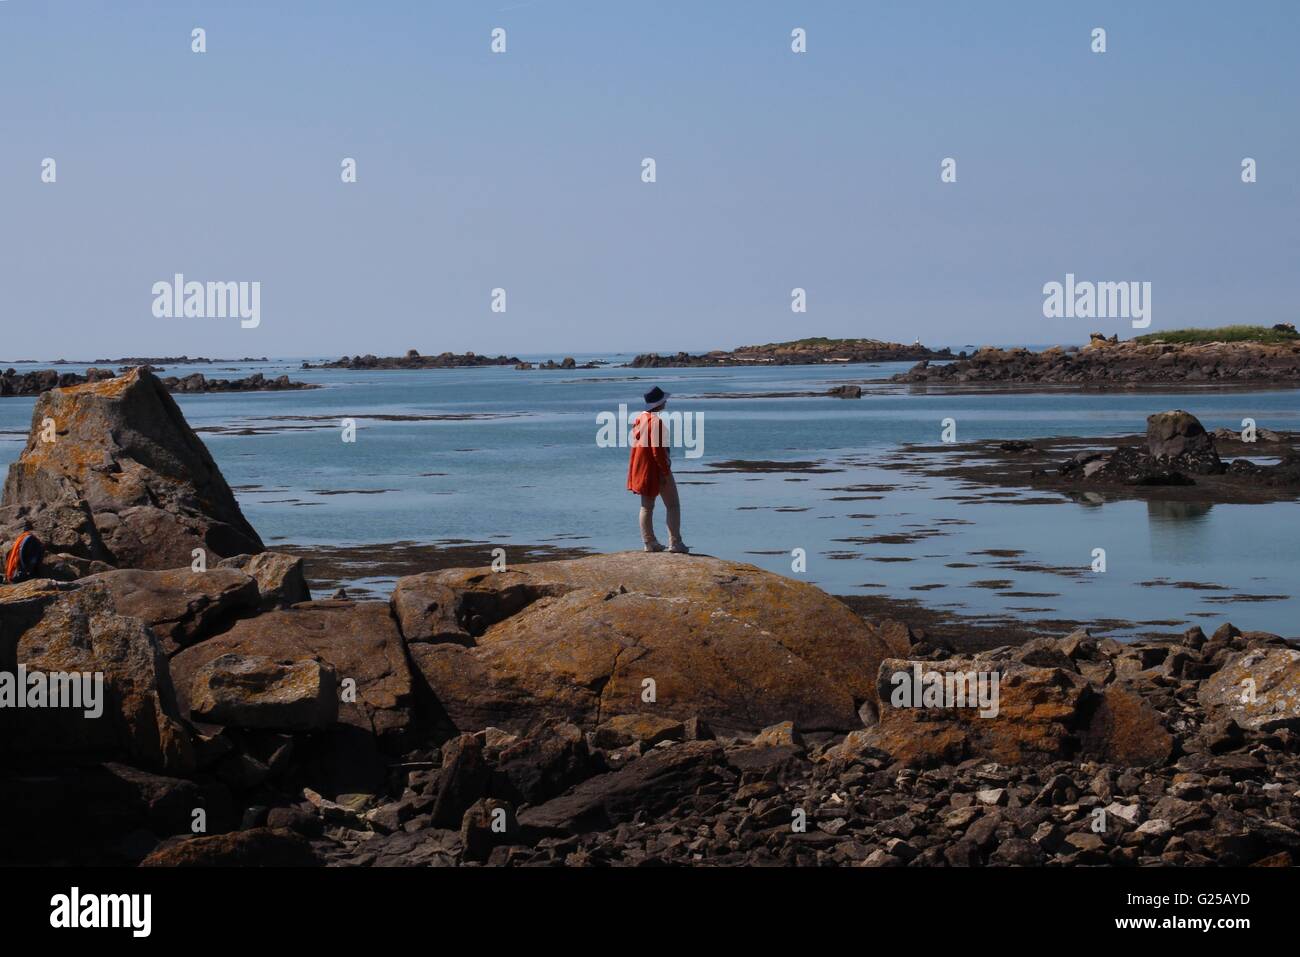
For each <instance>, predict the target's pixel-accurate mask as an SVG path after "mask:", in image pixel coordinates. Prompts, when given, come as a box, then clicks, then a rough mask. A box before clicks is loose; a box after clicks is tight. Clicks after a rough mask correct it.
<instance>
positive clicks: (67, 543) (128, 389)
mask: <svg viewBox="0 0 1300 957" xmlns="http://www.w3.org/2000/svg"><path fill="white" fill-rule="evenodd" d="M83 502H84V503H85V506H84V509H83V508H82V506H81V504H80V503H83ZM0 504H3V506H6V507H11V506H28V507H29V508H31V509H33V511H32V512H31V513H29V514H27V515H22V516H16V517H17V518H18V519H19V520H25V521H29V522H31V521H34V520H35V519H36V518H39V517H40V515H41V514H42V510H45V511H48V510H49V509H59V510H62V511H63V512H65V513H66V517H67V518H68V521H67V522H66V523H65V522H63V520H61V519H60V520H59V522H58V524H59V525H60V528H62V529H64V530H63V531H56V530H55V529H47V530H46V536H47V537H49V538H50V540H51V541H52V542H53V544H54V545H55V547H57V548H58V549H59V550H60V551H66V552H69V553H72V554H81V555H83V556H84V557H87V558H95V559H106V560H109V561H110V562H111V564H113V565H116V566H118V567H121V568H149V569H161V568H177V567H181V566H188V565H189V564H190V563H191V561H192V553H193V551H194V550H195V549H203V550H204V551H205V552H206V553H208V554H209V555H210V556H212V557H225V556H230V555H238V554H242V553H255V552H261V551H263V545H262V540H261V539H260V538H259V537H258V535H257V532H255V531H254V530H253V527H252V526H251V525H249V524H248V522H247V520H246V519H245V518H244V515H243V513H242V512H241V511H240V509H239V504H238V503H237V502H236V501H235V496H234V493H232V492H231V490H230V486H228V485H227V484H226V480H225V479H224V478H223V477H222V475H221V471H220V469H218V468H217V465H216V463H215V462H214V461H213V460H212V456H211V455H210V454H208V450H207V448H206V447H205V446H204V445H203V442H202V441H201V440H200V439H199V437H198V436H197V435H196V434H195V433H194V430H193V429H191V428H190V427H189V425H188V423H186V421H185V417H184V416H183V415H182V414H181V410H180V408H179V407H178V406H177V405H176V402H175V400H173V399H172V397H171V396H170V395H168V394H167V390H166V388H165V387H164V386H163V384H162V383H161V382H159V381H158V379H157V378H156V377H155V376H154V375H153V374H152V373H151V372H149V371H148V370H145V369H135V370H132V371H131V372H129V373H127V374H126V375H123V376H120V377H118V378H113V379H107V380H104V381H99V382H91V383H88V384H85V385H79V386H72V387H69V388H62V389H53V390H52V391H49V392H46V393H43V394H42V395H41V397H40V398H39V399H38V400H37V402H36V408H35V410H34V411H33V413H32V428H31V433H30V435H29V436H28V439H27V446H26V448H25V449H24V450H23V452H22V455H21V456H20V457H19V459H18V461H17V462H15V463H13V464H12V465H11V466H10V467H9V474H8V476H7V478H6V479H5V484H4V497H3V501H2V502H0ZM85 509H88V510H89V512H90V514H91V517H92V520H93V525H94V529H95V536H91V535H90V534H89V533H88V531H87V530H86V529H85V526H84V521H82V518H81V517H80V516H82V515H83V514H84V510H85ZM13 518H14V516H0V520H5V521H6V522H9V521H12V520H13ZM74 520H75V521H74ZM96 536H97V538H98V542H96V541H95V537H96Z"/></svg>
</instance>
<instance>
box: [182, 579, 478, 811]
mask: <svg viewBox="0 0 1300 957" xmlns="http://www.w3.org/2000/svg"><path fill="white" fill-rule="evenodd" d="M228 654H235V655H243V656H248V657H259V658H268V659H270V660H272V661H304V660H308V659H310V660H314V661H318V662H321V663H322V664H325V665H328V666H329V667H330V668H331V669H332V670H333V671H334V673H335V674H336V675H337V678H338V682H339V685H340V687H341V688H343V689H344V691H346V690H347V688H348V685H347V682H348V681H349V680H351V681H353V682H355V690H356V700H355V701H350V700H348V699H347V697H346V696H344V700H343V701H342V702H341V703H340V705H339V713H338V720H339V722H341V723H342V724H345V725H349V726H351V727H354V728H357V729H359V730H362V731H364V732H366V733H367V734H370V735H373V736H374V737H375V738H377V739H380V740H382V741H392V742H393V743H396V740H397V739H399V738H400V737H401V736H402V735H403V733H404V732H405V731H407V729H408V728H409V727H410V725H411V722H412V720H413V713H412V709H413V706H414V694H415V692H414V687H413V685H412V681H411V672H410V669H409V668H408V666H407V663H406V655H405V653H404V651H403V648H402V641H401V637H400V636H399V635H398V633H397V625H396V623H395V622H394V621H393V619H392V617H391V616H390V615H389V613H388V606H387V605H386V604H384V603H382V602H334V601H314V602H307V603H305V604H302V605H298V606H296V607H294V608H289V609H283V610H280V611H270V612H266V613H264V614H261V615H258V616H257V617H255V618H245V619H242V620H240V621H238V622H236V623H235V625H234V627H232V628H231V629H230V630H229V631H227V632H225V633H224V634H221V635H218V636H216V637H214V638H209V639H208V640H206V641H202V642H200V643H198V644H197V645H193V646H191V647H189V648H186V649H184V650H183V651H181V652H180V653H178V654H176V655H175V656H173V657H172V659H171V674H172V679H173V682H174V683H175V686H176V689H177V695H178V699H179V704H180V706H181V709H182V711H183V712H184V713H185V714H189V713H190V709H191V707H192V704H193V703H192V701H191V700H190V689H191V688H192V687H193V682H194V677H195V675H196V674H198V673H199V670H200V669H201V668H203V667H204V666H205V665H207V664H209V663H210V662H212V661H214V660H216V659H217V658H220V657H221V656H222V655H228ZM455 823H456V824H459V823H460V819H459V818H457V819H456V822H455Z"/></svg>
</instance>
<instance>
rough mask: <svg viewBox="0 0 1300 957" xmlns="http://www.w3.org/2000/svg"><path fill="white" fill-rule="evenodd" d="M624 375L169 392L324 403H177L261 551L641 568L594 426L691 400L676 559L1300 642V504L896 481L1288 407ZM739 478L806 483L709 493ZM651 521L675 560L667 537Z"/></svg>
mask: <svg viewBox="0 0 1300 957" xmlns="http://www.w3.org/2000/svg"><path fill="white" fill-rule="evenodd" d="M526 358H530V359H534V360H536V359H540V358H547V357H536V356H532V357H526ZM554 358H557V359H558V358H559V357H558V356H557V357H554ZM629 358H630V357H628V356H608V355H606V356H579V357H578V359H579V361H580V362H583V361H587V360H589V359H605V360H608V361H609V362H610V363H611V364H610V365H608V366H605V367H602V368H599V369H592V370H576V371H542V370H534V371H516V370H515V369H514V368H512V367H501V368H484V369H464V370H445V371H444V370H430V371H421V372H401V371H375V372H351V371H346V370H307V371H304V370H300V369H299V365H300V362H301V360H300V359H295V360H278V361H272V362H269V363H258V364H255V365H247V366H244V365H227V366H207V365H202V366H190V367H171V368H168V369H167V370H166V373H165V374H168V375H173V374H175V375H184V374H186V373H188V372H191V371H201V372H203V373H205V374H206V375H208V376H209V377H238V376H243V375H247V374H249V373H250V372H254V371H258V372H263V373H264V374H266V375H268V376H274V375H279V374H281V373H283V372H288V373H289V374H290V375H291V376H293V377H294V378H297V379H302V380H304V381H309V382H313V383H319V384H321V385H323V386H324V388H322V389H318V390H314V391H307V392H289V393H260V394H246V395H205V396H193V397H183V396H182V397H178V399H179V402H180V404H181V406H182V408H183V409H184V411H185V414H186V416H187V417H188V418H189V421H190V423H191V424H192V425H193V426H194V427H195V428H197V429H199V430H200V432H201V433H202V435H203V438H204V440H205V441H206V442H207V444H208V447H209V448H210V449H211V450H212V454H213V456H214V457H215V458H216V460H217V462H218V464H219V465H220V466H221V468H222V470H223V471H224V473H225V475H226V478H227V480H228V481H229V482H230V484H231V485H232V486H233V487H234V488H235V489H236V491H237V494H238V496H239V499H240V502H241V504H242V506H243V509H244V511H245V513H246V514H247V516H248V518H249V520H250V521H251V522H252V523H253V525H254V526H255V527H256V528H257V529H258V530H259V531H260V533H261V534H262V536H263V538H264V539H265V540H266V541H267V542H268V544H271V545H274V544H276V543H277V542H285V543H293V544H299V545H312V544H331V545H339V544H368V543H375V544H380V543H389V542H398V541H402V542H408V541H417V542H429V543H439V542H453V541H468V542H482V543H485V545H487V546H489V547H490V546H491V545H502V546H505V547H506V548H507V554H508V550H509V546H510V545H512V544H516V545H525V544H526V545H537V544H553V545H562V546H576V547H581V548H588V549H592V550H596V551H611V550H620V549H628V548H639V547H640V542H639V538H638V534H637V522H636V512H637V499H636V498H635V497H634V496H633V495H632V494H630V493H629V492H627V491H625V490H624V484H625V478H626V470H627V451H626V449H620V448H601V447H598V445H597V442H596V436H597V418H596V417H597V415H598V413H601V412H617V410H618V406H619V404H620V403H626V404H627V405H628V406H629V408H631V409H633V410H634V411H635V409H636V408H637V407H638V405H639V403H640V396H641V393H643V392H644V391H646V390H647V389H649V388H650V386H651V385H660V386H662V387H663V388H665V389H666V390H668V391H669V392H672V393H674V394H675V396H676V397H675V399H674V400H673V402H672V404H671V405H670V408H671V409H676V410H681V411H689V412H699V413H702V414H703V422H704V432H703V454H702V455H701V456H700V457H699V458H687V457H686V456H685V455H684V453H683V450H681V449H677V450H674V451H673V458H674V467H675V469H676V470H677V472H678V475H679V481H680V482H681V483H682V488H681V491H682V499H683V509H684V516H685V518H684V532H685V538H686V541H687V542H688V543H689V544H690V545H691V546H692V547H693V548H694V549H695V550H697V551H700V552H706V553H709V554H713V555H717V556H720V557H725V558H731V559H738V560H743V561H749V562H752V563H754V564H756V565H759V566H761V567H763V568H767V569H770V570H772V571H775V572H780V573H783V574H790V575H795V574H796V573H795V572H793V571H792V561H793V559H792V557H791V556H792V553H793V552H794V550H795V549H803V550H804V553H805V554H806V556H807V570H806V572H805V573H803V574H801V575H798V577H801V578H804V579H805V580H808V581H812V582H814V583H816V584H817V585H819V586H821V587H822V588H824V589H826V590H828V591H831V592H833V593H837V594H850V593H870V594H884V595H889V596H892V597H898V598H910V599H914V600H917V601H920V602H922V603H924V604H927V605H929V606H934V607H943V608H945V609H949V610H951V611H953V612H959V613H962V614H970V615H976V616H995V617H1013V618H1016V617H1023V618H1026V619H1042V618H1052V617H1064V618H1073V619H1080V620H1095V619H1099V618H1107V619H1115V618H1118V619H1127V620H1131V621H1135V622H1141V621H1165V620H1170V619H1177V620H1179V621H1183V622H1186V623H1193V622H1195V623H1200V624H1202V625H1205V626H1207V630H1208V627H1211V626H1213V625H1215V624H1216V623H1217V622H1218V621H1224V620H1231V621H1233V622H1234V623H1235V624H1237V625H1238V627H1241V628H1243V629H1251V628H1258V629H1266V630H1270V631H1276V632H1279V633H1281V634H1285V635H1295V634H1297V633H1298V632H1300V627H1297V625H1296V622H1295V615H1294V611H1295V604H1294V602H1293V601H1292V600H1291V597H1290V596H1292V595H1293V594H1294V592H1295V582H1294V578H1295V571H1296V569H1297V568H1300V536H1297V535H1296V532H1295V529H1296V518H1297V512H1296V505H1295V504H1294V503H1290V502H1288V503H1282V504H1269V505H1222V504H1216V505H1212V506H1202V507H1187V506H1185V505H1180V506H1167V505H1166V506H1162V505H1159V504H1154V505H1152V504H1148V503H1145V502H1141V501H1130V502H1112V503H1106V504H1103V505H1086V504H1077V503H1075V502H1070V501H1067V500H1065V499H1064V498H1062V497H1061V496H1059V495H1044V494H1041V493H1033V492H1028V491H1026V492H1025V493H1023V494H1017V495H1010V496H1007V495H1004V496H1003V497H1001V498H998V497H994V498H983V497H981V496H980V494H978V493H979V492H980V491H981V490H979V489H975V488H972V487H970V486H967V485H966V484H965V483H958V482H956V481H954V480H951V479H944V478H937V477H934V476H917V475H913V474H909V473H907V472H900V471H897V470H893V469H888V468H884V467H882V466H885V465H888V464H889V463H891V462H896V461H897V460H898V454H899V448H900V445H901V444H902V443H909V442H913V443H929V444H933V443H936V442H937V441H938V439H939V436H940V429H941V425H940V423H941V421H942V420H943V419H944V418H947V417H951V418H953V419H954V420H956V423H957V430H958V436H957V437H958V440H959V441H962V442H965V441H972V440H978V439H986V438H997V439H1013V438H1014V439H1034V438H1039V437H1047V436H1058V435H1081V436H1100V435H1120V434H1127V433H1133V432H1140V431H1142V430H1143V428H1144V423H1145V418H1146V416H1147V415H1148V414H1150V413H1151V412H1155V411H1160V410H1164V409H1171V408H1184V409H1187V410H1189V411H1192V412H1194V413H1195V414H1196V415H1197V416H1199V417H1200V418H1201V420H1202V422H1204V423H1205V425H1206V427H1207V428H1210V429H1213V428H1215V427H1218V426H1228V427H1233V428H1240V423H1241V420H1242V419H1243V418H1244V417H1247V416H1249V417H1251V418H1254V419H1256V420H1257V421H1258V423H1259V424H1260V425H1261V426H1268V427H1273V428H1280V429H1289V430H1294V429H1300V421H1297V420H1298V419H1300V412H1298V411H1297V409H1298V407H1300V402H1297V393H1295V392H1285V391H1284V392H1268V393H1258V392H1256V393H1191V394H1186V393H1172V392H1171V393H1167V394H1153V393H1142V394H1119V395H1079V394H1014V395H946V396H945V395H915V394H908V393H907V392H905V391H902V390H891V391H890V392H889V393H888V394H870V395H867V396H865V397H864V398H862V399H860V400H842V399H832V398H784V399H780V398H730V399H729V398H705V397H704V396H707V395H710V394H737V393H751V392H775V391H807V390H825V389H827V388H829V387H830V386H832V385H835V384H838V383H841V382H845V381H861V380H863V379H874V378H885V377H887V376H888V375H890V374H892V373H894V372H898V371H902V370H903V369H905V368H906V367H907V365H908V364H905V363H902V364H882V365H873V366H852V367H827V366H816V367H811V366H787V367H775V368H739V369H669V370H637V369H625V368H619V367H618V364H619V363H622V362H626V361H628V359H629ZM42 367H48V366H42V365H40V364H37V365H26V366H20V367H19V368H22V369H31V368H42ZM62 368H64V369H65V370H67V371H78V372H80V371H84V370H83V368H82V367H78V366H68V367H62ZM33 403H34V400H32V399H22V398H10V399H3V400H0V466H5V467H7V465H8V463H9V462H11V461H12V460H13V459H15V458H16V457H17V456H18V454H19V452H20V451H21V449H22V444H23V441H24V440H25V436H26V433H27V428H28V426H29V424H30V418H31V412H32V406H33ZM343 419H353V420H355V422H356V426H357V431H356V441H355V442H353V443H345V442H344V441H342V420H343ZM734 460H744V461H765V462H778V463H781V462H786V463H788V462H795V463H813V468H814V469H816V471H807V470H806V468H805V467H803V466H796V467H795V469H794V470H792V471H766V472H751V471H746V470H744V469H743V468H742V469H739V470H726V471H720V470H718V469H717V468H716V466H717V465H719V464H720V463H725V462H729V461H734ZM769 467H771V466H769ZM985 491H990V490H985ZM991 491H1000V490H991ZM1001 491H1005V490H1001ZM1025 502H1031V503H1032V504H1024V503H1025ZM658 521H659V523H660V525H659V527H660V536H661V538H663V537H665V533H664V531H663V528H662V521H663V516H662V513H660V514H659V516H658ZM881 539H884V540H881ZM1094 548H1104V549H1105V550H1106V556H1107V570H1106V572H1105V573H1104V574H1094V573H1093V572H1092V571H1091V570H1090V567H1089V566H1090V563H1091V561H1092V552H1093V549H1094ZM489 560H490V555H489V554H488V553H487V551H486V550H485V553H484V557H483V561H484V563H486V562H488V561H489ZM953 566H956V567H953ZM1190 585H1196V586H1198V587H1189V586H1190Z"/></svg>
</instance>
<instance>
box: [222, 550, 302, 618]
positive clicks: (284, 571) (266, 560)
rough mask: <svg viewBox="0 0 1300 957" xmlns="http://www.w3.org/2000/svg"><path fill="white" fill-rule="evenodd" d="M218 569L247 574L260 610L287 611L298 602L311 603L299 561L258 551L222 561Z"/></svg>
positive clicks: (276, 553)
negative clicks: (255, 593)
mask: <svg viewBox="0 0 1300 957" xmlns="http://www.w3.org/2000/svg"><path fill="white" fill-rule="evenodd" d="M218 565H219V567H221V568H233V569H235V570H236V571H241V572H243V573H244V574H245V575H249V576H251V577H252V578H253V580H254V581H255V582H257V591H258V595H259V605H260V607H261V609H262V611H270V610H271V609H273V608H288V607H290V606H291V605H296V604H298V603H299V602H304V601H311V591H310V590H309V589H308V587H307V578H306V575H304V573H303V562H302V559H301V558H299V557H298V556H296V555H285V554H283V553H281V552H261V553H259V554H257V555H235V556H234V557H232V558H223V559H222V560H221V561H220V562H219V563H218Z"/></svg>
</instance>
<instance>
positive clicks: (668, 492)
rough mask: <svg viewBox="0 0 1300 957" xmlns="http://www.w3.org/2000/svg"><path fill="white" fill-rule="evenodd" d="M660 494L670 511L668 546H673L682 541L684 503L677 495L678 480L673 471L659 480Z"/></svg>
mask: <svg viewBox="0 0 1300 957" xmlns="http://www.w3.org/2000/svg"><path fill="white" fill-rule="evenodd" d="M659 496H660V497H661V498H662V499H663V500H664V511H665V512H667V513H668V516H667V517H668V547H669V548H672V546H674V545H680V544H681V541H682V503H681V499H679V498H678V497H677V481H676V479H674V478H673V476H672V473H671V472H670V473H668V474H667V475H665V476H663V477H662V478H661V479H660V480H659Z"/></svg>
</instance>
